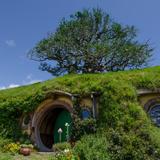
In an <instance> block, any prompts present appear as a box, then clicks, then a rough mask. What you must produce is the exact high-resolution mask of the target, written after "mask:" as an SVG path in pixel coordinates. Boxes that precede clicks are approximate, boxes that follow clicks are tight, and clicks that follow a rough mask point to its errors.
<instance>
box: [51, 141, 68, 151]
mask: <svg viewBox="0 0 160 160" xmlns="http://www.w3.org/2000/svg"><path fill="white" fill-rule="evenodd" d="M70 149H71V145H70V143H68V142H63V143H56V144H54V145H53V150H54V151H56V152H57V151H58V152H60V151H67V150H70Z"/></svg>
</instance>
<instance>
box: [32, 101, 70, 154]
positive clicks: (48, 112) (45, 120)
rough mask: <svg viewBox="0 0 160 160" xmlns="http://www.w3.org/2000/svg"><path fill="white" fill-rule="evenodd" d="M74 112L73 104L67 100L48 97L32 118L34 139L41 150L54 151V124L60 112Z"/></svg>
mask: <svg viewBox="0 0 160 160" xmlns="http://www.w3.org/2000/svg"><path fill="white" fill-rule="evenodd" d="M64 111H65V112H68V113H71V112H72V105H71V104H70V103H67V102H65V101H61V100H53V99H48V100H45V101H44V102H43V103H42V104H41V105H40V106H39V107H38V109H37V110H36V112H35V113H34V116H33V119H32V130H33V132H32V140H33V141H34V143H35V145H36V146H37V147H38V148H39V150H40V151H52V145H53V144H54V135H53V133H54V132H55V131H54V126H55V123H56V120H57V118H58V116H59V115H60V113H62V112H64Z"/></svg>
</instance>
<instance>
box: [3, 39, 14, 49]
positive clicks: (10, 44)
mask: <svg viewBox="0 0 160 160" xmlns="http://www.w3.org/2000/svg"><path fill="white" fill-rule="evenodd" d="M5 44H6V45H7V46H8V47H15V46H16V42H15V41H14V40H12V39H11V40H6V41H5Z"/></svg>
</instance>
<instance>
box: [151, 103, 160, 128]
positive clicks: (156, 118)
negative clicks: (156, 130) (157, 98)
mask: <svg viewBox="0 0 160 160" xmlns="http://www.w3.org/2000/svg"><path fill="white" fill-rule="evenodd" d="M149 115H150V117H151V119H152V121H153V123H155V124H156V125H157V126H158V127H160V104H157V105H155V106H153V107H152V108H151V109H150V111H149Z"/></svg>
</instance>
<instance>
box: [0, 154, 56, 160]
mask: <svg viewBox="0 0 160 160" xmlns="http://www.w3.org/2000/svg"><path fill="white" fill-rule="evenodd" d="M0 160H54V154H53V153H52V154H51V153H50V154H48V153H47V154H44V153H43V154H42V153H41V154H40V153H32V154H31V155H30V156H23V155H19V154H15V155H12V154H9V153H0Z"/></svg>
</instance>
